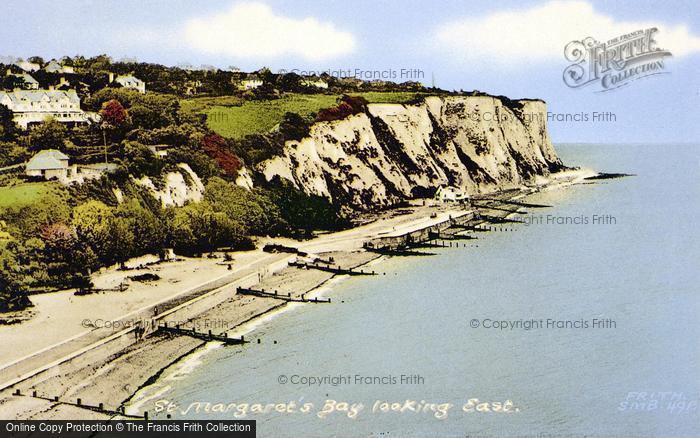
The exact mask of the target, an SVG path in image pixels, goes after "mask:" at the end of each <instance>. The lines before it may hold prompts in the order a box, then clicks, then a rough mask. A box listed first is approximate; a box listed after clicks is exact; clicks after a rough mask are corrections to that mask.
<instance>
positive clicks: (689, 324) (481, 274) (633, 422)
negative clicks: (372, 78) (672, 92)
mask: <svg viewBox="0 0 700 438" xmlns="http://www.w3.org/2000/svg"><path fill="white" fill-rule="evenodd" d="M557 151H558V153H559V155H560V157H561V158H562V159H563V160H564V162H565V164H568V165H576V166H583V167H589V168H592V169H595V170H599V171H604V172H624V173H628V174H634V176H629V177H625V178H619V179H609V180H600V181H595V182H591V183H590V184H581V185H575V186H570V187H568V188H565V189H563V190H553V191H543V192H540V193H537V194H535V195H533V196H530V197H528V198H527V200H526V202H530V203H536V204H542V205H549V206H551V207H549V208H529V209H527V214H524V215H520V216H519V218H520V219H521V220H523V222H524V223H522V224H507V225H504V226H500V227H496V229H494V231H492V232H488V233H478V239H477V240H471V241H463V242H462V243H461V244H460V246H459V247H453V248H444V249H439V250H435V252H436V255H434V256H432V257H393V258H389V259H386V260H385V261H382V262H381V263H378V264H376V265H374V266H373V269H375V270H377V271H378V272H380V274H381V275H379V276H376V277H371V278H370V277H367V278H350V279H345V280H343V281H338V282H336V283H335V284H333V285H332V288H331V289H330V290H329V291H327V292H325V294H326V296H328V297H331V298H332V301H333V303H332V304H330V305H327V304H308V305H296V306H291V308H290V309H288V310H287V311H285V312H280V313H277V314H273V315H270V316H269V317H268V318H266V319H265V320H263V321H262V322H259V323H257V324H256V325H254V326H252V327H249V328H248V330H249V333H247V335H246V337H247V338H248V339H249V340H251V341H252V343H250V344H247V345H246V346H244V347H220V346H218V345H216V344H209V345H208V346H207V348H205V349H204V350H202V351H199V352H198V353H197V354H195V355H193V356H192V357H189V358H187V359H185V360H184V361H182V362H180V363H177V364H175V365H173V366H172V367H171V368H169V369H167V370H166V371H165V372H164V373H163V374H162V375H161V377H160V378H159V379H158V380H157V381H156V382H155V383H154V384H153V385H151V386H149V387H146V388H145V389H143V390H142V391H141V392H140V393H139V394H137V396H136V397H135V399H134V401H133V402H132V406H131V407H130V409H131V410H137V411H142V410H148V411H149V414H150V415H151V417H153V418H158V419H165V418H167V416H168V415H170V418H173V419H209V420H230V419H254V420H257V433H258V436H261V437H278V436H310V437H316V436H318V437H332V436H338V437H433V436H436V437H442V436H445V437H698V436H700V408H699V407H698V402H699V400H700V320H699V316H700V238H699V237H698V236H699V233H698V226H699V224H698V222H697V221H698V220H699V219H700V147H699V146H697V145H690V144H685V145H646V144H625V145H601V144H567V145H558V146H557ZM258 339H260V343H259V344H258V343H257V340H258Z"/></svg>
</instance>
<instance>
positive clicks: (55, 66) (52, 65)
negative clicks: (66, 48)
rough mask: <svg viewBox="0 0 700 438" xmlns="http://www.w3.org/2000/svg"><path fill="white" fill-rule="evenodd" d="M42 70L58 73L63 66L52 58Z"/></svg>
mask: <svg viewBox="0 0 700 438" xmlns="http://www.w3.org/2000/svg"><path fill="white" fill-rule="evenodd" d="M44 70H45V71H47V72H49V73H60V72H62V71H63V66H62V65H61V64H59V63H58V62H57V61H56V60H55V59H52V60H51V61H50V62H49V63H48V64H47V65H46V67H44Z"/></svg>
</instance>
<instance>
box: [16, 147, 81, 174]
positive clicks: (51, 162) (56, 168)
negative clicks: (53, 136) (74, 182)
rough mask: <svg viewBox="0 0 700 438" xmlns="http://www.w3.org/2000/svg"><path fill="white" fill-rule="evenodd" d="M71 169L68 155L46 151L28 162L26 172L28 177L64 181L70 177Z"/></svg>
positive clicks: (38, 153)
mask: <svg viewBox="0 0 700 438" xmlns="http://www.w3.org/2000/svg"><path fill="white" fill-rule="evenodd" d="M69 167H70V166H69V165H68V156H67V155H66V154H64V153H63V152H61V151H57V150H56V149H45V150H43V151H39V152H37V154H36V155H34V156H33V157H32V158H31V159H30V160H29V161H28V162H27V168H26V170H25V172H26V174H27V175H28V176H38V177H42V178H45V179H51V178H56V179H58V180H64V179H66V178H67V177H68V172H69Z"/></svg>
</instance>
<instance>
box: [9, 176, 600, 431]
mask: <svg viewBox="0 0 700 438" xmlns="http://www.w3.org/2000/svg"><path fill="white" fill-rule="evenodd" d="M595 175H596V172H592V171H589V170H568V171H565V172H561V173H559V174H555V175H552V176H551V177H550V178H549V179H546V180H544V179H540V180H538V181H536V183H537V185H536V187H535V188H534V189H530V190H524V191H522V190H512V191H508V192H503V193H497V194H490V195H489V196H488V197H489V198H491V199H494V198H498V199H503V200H515V199H520V198H522V197H523V196H525V195H526V194H527V193H530V192H532V191H534V190H543V189H546V190H552V189H555V188H559V187H564V186H567V185H570V184H575V183H581V182H584V181H585V180H584V179H585V178H587V177H590V176H595ZM484 197H485V196H484ZM477 199H478V198H477ZM419 204H422V203H416V204H415V205H412V206H411V207H409V208H401V209H395V210H388V211H385V212H383V213H382V214H380V215H378V216H377V217H374V218H373V220H372V221H371V222H369V223H366V224H365V225H362V226H359V227H356V228H352V229H348V230H344V231H340V232H336V233H331V234H325V235H322V236H319V237H317V238H315V239H312V240H309V241H305V242H302V243H299V242H295V241H291V240H288V239H263V240H262V241H261V242H260V243H261V245H259V247H262V246H263V245H264V244H266V243H275V244H281V245H285V246H294V247H296V248H298V249H299V251H303V252H305V253H307V254H308V255H307V258H306V259H304V260H305V261H308V262H311V263H326V262H331V263H333V264H334V265H335V266H338V267H341V268H343V269H350V268H357V267H360V266H363V265H366V264H367V263H372V262H373V263H376V262H377V261H379V260H380V258H381V257H382V256H381V255H379V254H377V253H374V252H369V251H365V250H364V249H363V246H364V245H365V243H367V242H370V241H373V240H376V239H380V238H382V237H386V236H394V237H396V236H402V235H408V234H411V233H416V232H422V231H423V230H427V229H430V228H432V227H436V226H438V224H443V223H445V222H448V221H450V220H454V219H455V218H463V219H465V220H474V219H473V217H467V216H468V215H469V214H473V212H470V211H466V210H465V209H464V208H463V207H461V206H457V205H426V206H424V205H419ZM504 205H508V204H502V205H500V206H497V205H496V204H493V206H494V207H496V209H491V208H489V207H490V206H491V205H490V206H480V207H479V213H480V214H483V215H484V216H488V217H506V216H509V215H511V214H514V212H515V211H516V210H517V209H518V208H521V207H517V206H514V205H510V207H511V208H501V207H502V206H504ZM483 222H484V221H483V219H481V220H476V221H475V222H474V223H475V224H476V223H483ZM297 258H298V255H296V254H288V253H273V254H270V253H265V252H263V251H262V250H260V249H257V250H254V251H248V252H242V253H235V255H234V261H233V263H232V265H233V269H232V270H230V271H229V270H228V267H227V263H224V262H223V261H222V259H221V258H219V259H215V258H201V259H189V258H182V259H179V260H178V261H175V262H169V263H162V264H157V265H152V266H149V267H146V268H143V269H138V270H133V271H117V270H110V271H107V272H105V273H102V274H100V275H99V276H97V277H96V283H97V284H102V285H105V286H107V285H111V284H116V283H119V282H121V281H124V280H125V277H127V276H133V275H138V274H142V273H157V275H158V276H159V277H160V279H158V280H155V281H152V282H145V283H139V282H133V283H132V284H131V286H130V288H129V290H128V291H127V292H123V293H122V292H111V293H101V294H95V295H88V296H82V297H76V296H74V295H73V294H72V292H71V291H63V292H58V293H53V294H46V295H42V296H37V297H34V298H33V299H34V301H35V304H36V305H35V307H34V308H33V309H32V312H34V316H33V318H31V319H29V320H28V321H25V322H23V323H20V324H14V325H8V326H0V350H1V351H3V353H5V352H7V353H8V354H7V356H6V355H5V354H3V358H2V362H1V363H0V417H2V418H16V419H32V418H34V419H64V418H118V417H120V416H122V415H124V414H126V415H134V416H138V415H141V410H142V409H143V410H147V407H148V400H150V399H151V398H152V397H154V393H155V394H156V395H157V393H158V388H159V387H157V386H156V387H153V388H148V390H144V391H141V390H142V389H143V388H145V387H148V386H150V385H152V384H153V383H154V382H157V381H158V382H159V385H160V390H165V389H166V388H165V387H164V386H162V385H163V383H165V386H167V384H168V379H167V376H168V375H172V373H173V371H174V370H180V371H178V372H183V369H182V366H183V364H190V365H191V364H192V357H200V356H201V355H202V354H203V352H206V351H207V350H206V349H207V348H212V347H211V345H217V344H218V343H214V344H212V343H211V342H207V341H206V340H203V339H200V338H196V337H191V336H178V335H173V334H171V333H163V332H159V331H157V327H158V325H159V324H163V323H166V322H167V323H168V324H170V325H172V326H175V325H177V324H179V325H180V326H181V327H182V328H187V329H194V330H196V331H198V332H201V333H208V332H209V331H210V330H211V331H212V333H215V334H223V333H226V334H228V336H234V335H235V336H243V335H246V336H249V334H252V335H253V336H254V333H255V332H254V330H255V327H256V325H257V324H259V322H260V321H261V320H262V318H266V317H267V318H269V317H274V315H276V314H277V313H278V312H280V311H281V310H284V309H288V308H293V307H294V306H299V305H317V304H310V303H308V304H307V303H289V302H287V301H286V300H281V299H275V298H272V297H259V296H251V295H242V294H236V288H237V287H239V286H242V287H255V289H258V290H262V289H264V290H269V291H277V292H278V293H279V294H280V295H287V294H289V296H290V297H292V298H313V297H314V296H317V294H319V293H321V292H323V293H326V292H328V287H329V285H331V282H333V281H337V279H338V278H342V277H338V276H337V275H336V274H335V273H333V272H327V271H323V270H317V269H300V268H297V267H290V266H288V264H289V262H290V261H293V260H296V259H297ZM377 266H380V265H375V266H373V267H372V269H378V268H377ZM331 305H332V304H331ZM86 321H89V322H88V323H87V324H86ZM229 348H254V344H253V345H249V346H232V347H229ZM192 355H195V356H192ZM185 358H187V360H186V361H184V362H183V360H184V359H185ZM195 362H196V360H195ZM174 364H175V365H174ZM185 368H186V367H185ZM175 375H177V373H175ZM18 390H19V395H13V394H14V393H16V392H17V391H18ZM126 405H130V406H131V409H129V410H127V411H126V412H124V407H125V406H126Z"/></svg>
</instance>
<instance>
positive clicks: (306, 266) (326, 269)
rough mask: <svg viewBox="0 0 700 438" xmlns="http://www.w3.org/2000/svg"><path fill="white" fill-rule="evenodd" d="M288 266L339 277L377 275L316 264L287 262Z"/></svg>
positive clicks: (372, 272)
mask: <svg viewBox="0 0 700 438" xmlns="http://www.w3.org/2000/svg"><path fill="white" fill-rule="evenodd" d="M289 266H293V267H295V268H302V269H317V270H319V271H324V272H331V273H333V274H339V275H377V273H376V272H374V271H364V270H361V269H360V270H358V269H354V268H349V269H345V268H341V267H340V266H333V265H319V264H317V263H305V262H300V261H294V262H289Z"/></svg>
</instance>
